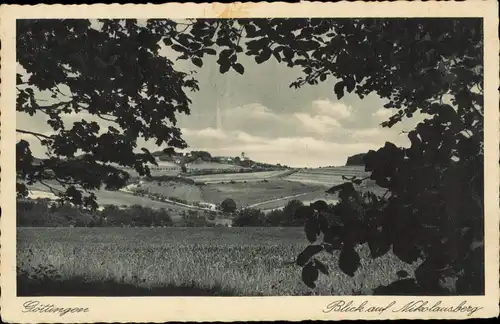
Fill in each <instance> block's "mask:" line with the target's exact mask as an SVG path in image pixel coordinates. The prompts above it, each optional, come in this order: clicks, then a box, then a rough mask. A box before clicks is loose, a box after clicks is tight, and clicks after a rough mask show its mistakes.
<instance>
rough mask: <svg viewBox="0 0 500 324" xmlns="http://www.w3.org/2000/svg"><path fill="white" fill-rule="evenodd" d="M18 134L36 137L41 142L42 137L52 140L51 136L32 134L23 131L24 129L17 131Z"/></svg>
mask: <svg viewBox="0 0 500 324" xmlns="http://www.w3.org/2000/svg"><path fill="white" fill-rule="evenodd" d="M16 132H18V133H21V134H28V135H32V136H35V137H36V138H38V139H39V140H40V141H41V139H40V137H43V138H46V139H52V137H50V136H47V135H43V134H40V133H36V132H30V131H26V130H22V129H16Z"/></svg>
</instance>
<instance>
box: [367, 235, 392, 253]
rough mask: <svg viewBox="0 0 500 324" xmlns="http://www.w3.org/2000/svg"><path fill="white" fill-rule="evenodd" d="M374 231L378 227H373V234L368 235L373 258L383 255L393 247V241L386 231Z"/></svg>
mask: <svg viewBox="0 0 500 324" xmlns="http://www.w3.org/2000/svg"><path fill="white" fill-rule="evenodd" d="M374 231H376V229H371V230H370V232H371V234H370V235H369V237H368V247H369V248H370V255H371V257H372V258H373V259H375V258H378V257H381V256H382V255H384V254H386V253H387V252H389V250H390V249H391V243H390V241H389V238H388V237H387V235H386V234H385V233H384V232H376V233H373V232H374Z"/></svg>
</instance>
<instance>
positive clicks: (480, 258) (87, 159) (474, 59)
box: [17, 18, 484, 294]
mask: <svg viewBox="0 0 500 324" xmlns="http://www.w3.org/2000/svg"><path fill="white" fill-rule="evenodd" d="M102 23H103V27H102V28H101V29H100V30H95V29H92V28H91V26H90V23H89V22H88V21H82V20H78V21H75V20H64V21H51V20H41V21H19V22H18V30H17V35H18V36H17V37H18V45H17V46H18V62H19V63H20V64H21V65H22V66H23V67H24V68H25V69H26V70H27V71H28V73H31V76H30V78H29V79H28V80H27V81H25V80H22V79H21V78H18V104H17V110H18V111H24V112H26V113H29V114H33V113H35V112H38V113H44V114H47V116H48V118H49V124H50V125H51V126H52V127H53V129H54V130H55V131H56V132H57V134H56V135H53V136H48V137H47V136H44V135H42V134H33V135H35V136H37V137H38V139H39V140H40V141H41V142H42V144H43V145H45V146H46V147H47V148H48V149H49V158H48V159H46V160H44V161H43V163H42V164H41V165H39V166H33V163H32V156H31V153H30V150H29V145H28V143H27V142H25V141H21V142H20V143H18V146H17V163H18V175H19V176H20V177H23V178H25V179H27V180H28V182H33V181H43V180H44V179H45V178H44V177H45V175H46V173H43V172H42V171H44V170H46V169H52V170H53V171H54V174H55V175H54V178H55V179H56V180H58V181H60V182H62V183H66V184H68V185H69V186H70V187H68V189H67V191H66V196H65V197H67V198H68V199H71V200H72V201H74V202H79V201H81V200H82V199H81V195H79V191H78V190H77V189H76V188H75V187H74V185H80V186H81V187H83V188H84V189H94V188H96V187H98V186H99V185H101V184H103V183H104V184H106V185H108V186H120V185H123V184H124V182H125V180H126V178H127V175H126V173H124V172H122V171H119V170H118V169H116V168H112V167H111V166H110V165H109V163H110V162H114V163H118V164H121V165H127V166H133V167H135V168H136V169H137V170H138V171H139V172H140V173H142V174H147V173H148V170H147V168H145V166H144V163H145V162H147V161H151V160H152V158H151V155H150V154H149V152H147V151H144V152H143V153H140V154H139V153H134V151H133V149H134V148H135V147H136V139H137V138H138V137H139V136H142V137H145V138H154V139H156V140H157V143H158V144H159V145H161V144H164V143H166V144H167V146H169V147H170V148H176V147H184V146H185V143H184V142H183V141H182V139H181V134H180V131H179V130H178V129H177V128H175V116H174V114H175V113H176V112H177V113H178V112H184V113H188V112H189V109H188V105H189V100H188V98H187V97H186V95H185V93H184V89H191V90H197V85H196V80H194V79H192V78H189V77H188V75H186V74H183V73H179V72H177V71H175V70H174V69H173V68H172V63H171V61H170V60H168V59H166V58H163V57H160V56H158V54H157V53H158V43H159V42H160V41H162V42H164V43H165V44H166V45H167V46H170V47H171V48H172V49H173V50H174V51H177V52H178V53H179V59H185V60H188V59H189V60H191V61H192V62H193V63H194V64H195V65H197V66H200V67H201V66H202V65H203V60H202V58H203V56H204V55H206V54H209V55H217V56H218V60H217V63H218V64H219V70H220V72H221V73H226V72H227V71H228V70H229V69H234V70H235V71H236V72H238V73H240V74H244V71H245V68H244V67H243V65H242V64H241V63H239V62H238V56H241V55H247V56H251V57H253V58H254V59H255V62H256V63H258V64H261V63H263V62H265V61H268V60H270V59H273V60H276V61H278V62H281V63H283V64H286V65H287V66H290V67H293V66H296V67H301V68H302V70H303V76H302V77H300V78H298V79H297V80H295V81H293V82H292V83H291V85H290V86H291V87H296V88H299V87H302V86H304V85H307V84H310V85H315V84H318V83H319V82H325V81H327V80H328V79H329V78H331V79H333V81H334V83H335V85H334V86H333V89H332V91H334V93H335V94H336V95H337V97H338V98H339V99H340V98H342V97H343V96H344V94H345V93H346V92H348V93H355V94H357V95H358V96H359V97H360V98H363V97H365V96H366V95H368V94H370V93H376V94H378V96H380V97H381V98H384V99H387V100H388V103H387V105H386V106H385V108H387V109H392V110H393V111H394V115H393V116H392V117H390V118H389V120H387V121H385V122H384V123H382V126H383V127H392V126H393V125H394V124H396V123H398V122H400V121H401V120H403V119H404V118H412V117H413V115H414V114H415V113H416V112H422V113H425V114H427V115H429V117H428V118H427V119H425V120H424V121H423V122H421V123H420V124H418V126H417V127H416V129H414V130H411V131H409V132H408V138H409V139H410V141H411V147H410V148H399V147H397V146H395V145H394V144H392V143H386V145H385V146H384V147H383V148H381V149H379V150H377V151H371V152H369V153H368V154H367V155H366V156H365V157H364V162H365V166H366V171H369V172H370V173H371V176H370V177H371V179H372V180H375V181H376V183H377V184H378V185H379V186H381V187H383V188H386V189H387V195H385V196H384V197H377V196H376V195H374V194H372V193H365V194H360V193H359V192H357V191H356V190H355V189H354V186H353V185H352V183H350V182H347V183H344V184H342V185H339V186H336V187H334V188H332V189H331V190H330V192H338V193H339V198H340V203H339V204H338V205H337V206H336V207H335V208H334V210H333V213H336V214H337V215H338V217H334V218H335V219H337V218H338V219H340V221H339V222H335V223H334V224H332V223H330V222H328V219H332V217H328V213H330V211H325V210H319V209H321V208H318V210H316V211H315V212H314V213H313V212H311V213H310V215H309V218H308V219H307V221H306V224H305V229H306V234H307V237H308V239H309V240H310V241H311V245H310V246H309V247H308V248H307V249H306V250H305V251H304V252H303V253H301V255H300V256H299V258H298V260H297V263H298V264H299V265H300V266H303V275H302V278H303V280H304V282H306V283H307V284H308V285H309V286H311V287H313V286H314V282H315V279H316V278H317V277H318V274H319V272H322V273H327V269H325V267H324V265H322V264H321V263H320V262H319V261H318V260H316V259H315V258H314V255H315V254H317V253H319V252H322V251H327V252H333V251H335V250H340V258H339V267H340V269H341V270H342V271H343V272H345V273H346V274H349V275H354V273H355V272H356V271H357V270H358V268H359V266H360V264H361V263H360V258H359V255H358V254H357V253H356V251H355V247H356V246H357V245H359V244H368V246H369V248H370V251H371V254H372V257H373V258H376V257H379V256H381V255H384V254H385V253H387V252H388V251H390V250H391V249H392V251H393V252H394V254H395V255H396V256H397V257H398V258H400V259H401V260H403V261H405V262H408V263H413V262H415V261H418V260H421V261H423V263H422V264H421V265H420V266H419V267H418V269H417V271H416V273H415V276H416V278H415V279H416V280H414V281H412V279H404V280H405V281H404V284H394V285H392V286H391V287H389V288H386V289H385V290H384V289H381V290H377V291H376V292H381V291H385V292H387V291H390V292H391V293H404V291H403V292H401V291H395V290H397V289H401V287H406V288H404V289H406V291H407V290H408V289H409V288H408V283H411V285H413V286H414V288H415V291H422V292H425V293H436V294H442V293H457V294H481V293H484V265H483V263H484V246H483V242H484V238H483V233H484V228H483V227H484V222H483V220H484V215H483V197H484V194H483V157H484V151H483V113H484V108H483V61H482V59H483V31H482V22H481V20H480V19H471V18H463V19H462V18H461V19H456V18H447V19H319V18H318V19H316V18H315V19H255V20H248V19H224V20H214V19H200V20H193V21H190V22H188V23H183V24H182V25H181V24H178V23H175V22H172V21H169V20H148V21H147V24H146V27H141V26H140V25H138V24H137V23H136V22H135V21H133V20H126V21H121V22H120V21H114V20H106V21H102ZM139 45H140V46H139ZM59 84H66V85H67V86H68V87H69V88H70V90H71V94H72V96H71V98H69V99H68V101H67V102H62V101H61V103H57V104H54V105H51V106H41V105H39V104H38V103H36V102H35V100H34V95H33V91H32V90H30V87H36V88H38V89H40V90H49V91H51V92H52V93H53V94H54V95H56V96H57V95H58V85H59ZM143 92H145V93H147V94H148V95H147V96H146V97H143V96H141V93H143ZM131 103H134V105H132V104H131ZM79 111H87V112H88V113H90V114H93V115H97V116H99V117H101V118H103V119H112V120H114V121H115V122H116V123H117V124H118V125H119V128H121V130H119V129H117V128H109V129H108V132H107V133H104V134H102V135H98V131H99V127H98V125H97V124H96V123H88V122H86V121H85V120H82V121H81V122H79V123H76V124H75V126H74V127H73V128H72V129H69V130H66V129H65V128H64V127H63V125H62V122H61V118H60V117H61V115H60V114H61V113H71V112H79ZM167 122H168V123H167ZM19 131H21V132H29V131H27V130H19ZM77 151H83V152H85V153H86V155H84V156H83V158H81V159H78V160H77V159H75V154H76V152H77ZM152 162H154V161H152ZM353 181H355V183H359V182H361V181H362V179H353ZM18 191H19V193H21V194H22V193H25V187H24V185H23V184H21V183H20V184H19V185H18ZM90 200H91V199H90ZM84 202H85V203H88V202H89V200H84ZM321 237H322V240H320V238H321ZM299 259H300V262H299ZM450 282H451V284H450ZM394 287H396V288H394ZM398 287H399V288H398ZM391 289H392V290H391Z"/></svg>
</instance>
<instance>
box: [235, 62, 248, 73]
mask: <svg viewBox="0 0 500 324" xmlns="http://www.w3.org/2000/svg"><path fill="white" fill-rule="evenodd" d="M233 69H234V70H235V71H236V72H238V73H239V74H243V73H244V72H245V68H244V67H243V65H241V64H240V63H236V64H234V65H233Z"/></svg>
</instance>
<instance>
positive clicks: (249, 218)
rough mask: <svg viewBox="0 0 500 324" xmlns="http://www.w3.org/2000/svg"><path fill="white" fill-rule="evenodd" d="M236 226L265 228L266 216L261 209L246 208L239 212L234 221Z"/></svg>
mask: <svg viewBox="0 0 500 324" xmlns="http://www.w3.org/2000/svg"><path fill="white" fill-rule="evenodd" d="M233 225H234V226H239V227H246V226H256V227H258V226H265V225H266V216H265V215H264V213H263V212H262V211H260V210H259V209H253V208H245V209H242V210H240V211H239V212H238V214H237V215H236V218H235V219H234V221H233Z"/></svg>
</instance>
